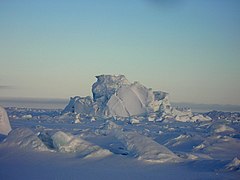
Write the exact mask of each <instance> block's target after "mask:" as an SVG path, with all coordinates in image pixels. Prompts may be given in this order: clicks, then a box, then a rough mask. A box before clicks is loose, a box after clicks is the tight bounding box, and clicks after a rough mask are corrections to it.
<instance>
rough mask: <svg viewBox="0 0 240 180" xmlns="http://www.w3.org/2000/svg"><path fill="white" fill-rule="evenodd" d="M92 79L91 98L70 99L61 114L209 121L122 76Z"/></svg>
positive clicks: (158, 92)
mask: <svg viewBox="0 0 240 180" xmlns="http://www.w3.org/2000/svg"><path fill="white" fill-rule="evenodd" d="M96 78H97V82H95V83H94V84H93V86H92V93H93V98H91V97H90V96H88V97H79V96H76V97H74V98H71V99H70V102H69V104H68V105H67V106H66V108H65V109H64V110H63V113H68V112H71V113H76V114H78V113H79V114H86V115H91V116H107V117H132V116H142V115H148V114H155V115H154V117H155V118H161V119H175V120H177V121H202V120H211V118H209V117H204V116H202V115H193V113H192V112H191V110H190V109H177V108H174V107H172V106H171V104H170V102H169V98H168V93H166V92H162V91H153V90H152V89H150V88H147V87H145V86H144V85H142V84H140V83H139V82H134V83H130V82H129V81H128V80H127V79H126V77H125V76H124V75H119V76H113V75H100V76H96ZM153 121H154V119H153Z"/></svg>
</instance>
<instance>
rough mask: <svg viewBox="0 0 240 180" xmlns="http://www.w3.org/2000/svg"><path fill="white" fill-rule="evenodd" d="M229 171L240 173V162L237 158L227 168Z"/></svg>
mask: <svg viewBox="0 0 240 180" xmlns="http://www.w3.org/2000/svg"><path fill="white" fill-rule="evenodd" d="M225 169H226V170H227V171H240V160H239V159H238V158H237V157H235V158H234V159H233V160H232V161H231V162H230V163H229V164H227V165H226V166H225Z"/></svg>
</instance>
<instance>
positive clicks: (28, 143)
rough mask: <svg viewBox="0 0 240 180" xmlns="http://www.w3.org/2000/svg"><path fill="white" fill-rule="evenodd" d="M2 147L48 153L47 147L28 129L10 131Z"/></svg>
mask: <svg viewBox="0 0 240 180" xmlns="http://www.w3.org/2000/svg"><path fill="white" fill-rule="evenodd" d="M3 145H4V146H13V147H15V146H18V147H20V148H24V149H28V150H35V151H49V149H48V148H47V146H45V144H44V143H43V142H42V141H41V140H40V139H39V138H38V136H37V135H35V134H34V133H33V131H31V130H30V129H28V128H17V129H14V130H12V131H11V132H10V133H9V134H8V136H7V138H6V139H5V140H4V142H3Z"/></svg>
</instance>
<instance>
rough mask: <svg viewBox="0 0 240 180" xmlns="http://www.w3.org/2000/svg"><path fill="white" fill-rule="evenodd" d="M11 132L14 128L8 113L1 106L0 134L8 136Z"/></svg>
mask: <svg viewBox="0 0 240 180" xmlns="http://www.w3.org/2000/svg"><path fill="white" fill-rule="evenodd" d="M11 130H12V128H11V125H10V123H9V119H8V115H7V112H6V111H5V109H4V108H3V107H2V106H0V134H3V135H8V133H9V132H10V131H11Z"/></svg>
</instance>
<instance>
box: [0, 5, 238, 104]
mask: <svg viewBox="0 0 240 180" xmlns="http://www.w3.org/2000/svg"><path fill="white" fill-rule="evenodd" d="M168 1H170V2H167V0H118V1H117V0H101V1H100V0H92V1H81V0H75V1H71V0H69V1H61V0H58V1H57V0H55V1H54V0H52V1H49V0H41V1H32V0H21V1H19V0H3V1H0V97H37V98H42V97H45V98H49V97H51V98H68V97H69V96H74V95H81V96H85V95H91V85H92V84H93V83H94V82H95V77H94V76H95V75H98V74H124V75H125V76H126V77H127V78H128V79H129V80H130V81H135V80H137V81H139V82H141V83H142V84H144V85H146V86H147V87H151V88H153V89H154V90H163V91H167V92H169V93H170V98H171V101H175V102H195V103H211V104H212V103H216V104H240V80H239V79H240V71H239V69H240V11H239V9H240V1H239V0H168Z"/></svg>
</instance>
